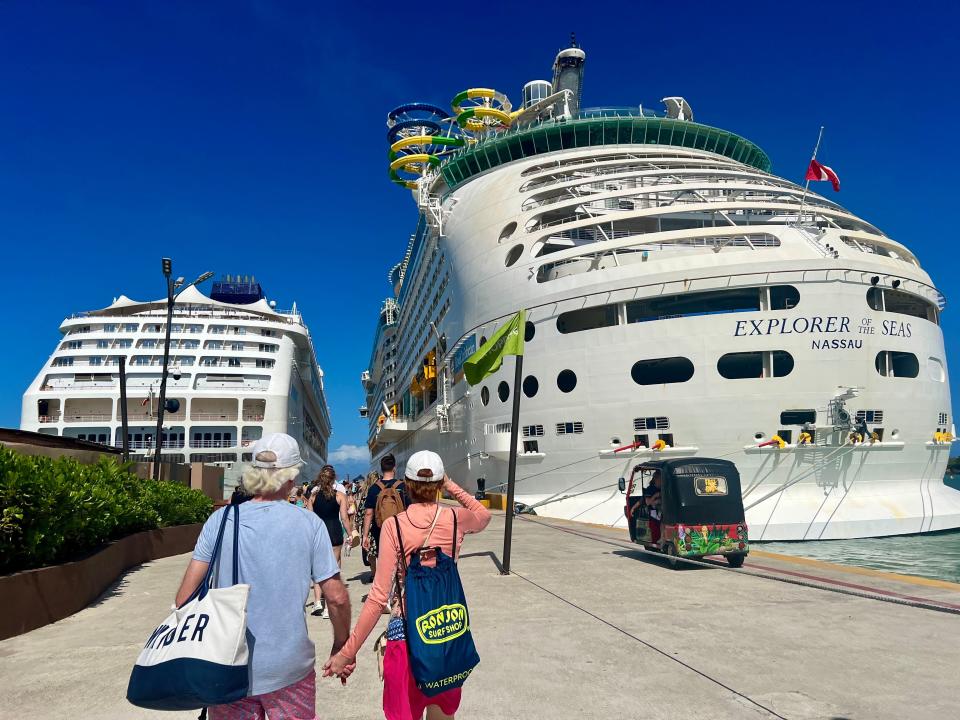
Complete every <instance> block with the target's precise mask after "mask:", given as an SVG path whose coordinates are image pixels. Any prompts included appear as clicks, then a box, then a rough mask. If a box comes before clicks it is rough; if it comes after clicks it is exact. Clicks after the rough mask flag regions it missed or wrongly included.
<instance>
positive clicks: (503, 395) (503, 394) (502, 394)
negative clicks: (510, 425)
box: [497, 380, 510, 402]
mask: <svg viewBox="0 0 960 720" xmlns="http://www.w3.org/2000/svg"><path fill="white" fill-rule="evenodd" d="M497 397H498V398H500V402H506V401H507V399H508V398H509V397H510V386H509V385H507V381H506V380H503V381H501V382H500V384H499V385H497Z"/></svg>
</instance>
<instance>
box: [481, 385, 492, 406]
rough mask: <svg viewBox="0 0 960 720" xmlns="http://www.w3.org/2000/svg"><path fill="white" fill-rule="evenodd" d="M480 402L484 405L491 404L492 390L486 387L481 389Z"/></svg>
mask: <svg viewBox="0 0 960 720" xmlns="http://www.w3.org/2000/svg"><path fill="white" fill-rule="evenodd" d="M480 402H482V403H483V404H484V405H486V404H487V403H489V402H490V390H489V389H487V387H486V386H484V387H482V388H480Z"/></svg>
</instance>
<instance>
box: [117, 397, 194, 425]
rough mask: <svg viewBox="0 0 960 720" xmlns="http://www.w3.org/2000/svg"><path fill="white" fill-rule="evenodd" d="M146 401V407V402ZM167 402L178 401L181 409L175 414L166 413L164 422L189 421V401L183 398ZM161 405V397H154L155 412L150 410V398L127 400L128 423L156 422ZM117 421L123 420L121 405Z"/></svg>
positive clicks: (173, 398)
mask: <svg viewBox="0 0 960 720" xmlns="http://www.w3.org/2000/svg"><path fill="white" fill-rule="evenodd" d="M145 400H146V403H147V404H146V405H144V404H143V403H144V401H145ZM167 400H176V401H178V402H179V403H180V409H179V410H177V412H175V413H171V412H165V413H164V414H163V419H164V422H166V421H173V420H186V419H187V410H186V408H187V400H186V398H182V397H168V398H167ZM159 404H160V397H159V396H158V395H154V397H153V411H152V412H151V410H150V400H149V398H145V397H144V398H127V421H128V422H132V421H135V420H154V421H156V418H157V408H158V407H159ZM116 419H117V420H122V419H123V418H122V417H121V410H120V406H119V403H117V418H116Z"/></svg>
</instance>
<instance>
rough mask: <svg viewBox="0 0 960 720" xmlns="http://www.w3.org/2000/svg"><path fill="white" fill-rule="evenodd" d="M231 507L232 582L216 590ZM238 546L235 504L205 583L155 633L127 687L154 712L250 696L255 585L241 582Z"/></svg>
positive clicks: (130, 698)
mask: <svg viewBox="0 0 960 720" xmlns="http://www.w3.org/2000/svg"><path fill="white" fill-rule="evenodd" d="M231 511H232V512H233V585H231V586H229V587H225V588H217V587H215V583H214V571H215V568H216V567H217V562H218V561H219V559H220V550H221V547H222V546H223V531H224V528H225V527H226V525H227V518H228V517H230V513H231ZM239 544H240V508H239V506H238V505H236V504H231V505H228V506H227V507H226V509H225V510H224V511H223V519H222V520H221V521H220V531H219V532H218V534H217V542H216V544H215V545H214V548H213V555H212V557H211V558H210V567H209V568H208V570H207V574H206V576H205V577H204V579H203V582H201V583H200V586H199V587H198V588H197V589H196V590H195V591H194V593H193V595H191V596H190V597H189V598H188V599H187V601H186V602H185V603H184V604H183V605H181V606H180V607H179V608H177V609H176V610H174V611H173V612H172V613H171V614H170V615H169V616H168V617H167V619H166V620H164V621H163V623H161V624H160V626H159V627H157V629H156V630H154V631H153V633H152V634H151V635H150V638H149V639H148V640H147V644H146V645H145V646H144V648H143V650H142V651H141V652H140V656H139V657H138V658H137V662H136V665H134V666H133V672H132V673H131V674H130V683H129V685H128V686H127V700H128V701H130V702H131V703H133V704H134V705H137V706H139V707H143V708H149V709H151V710H195V709H199V708H204V707H207V706H209V705H222V704H226V703H231V702H234V701H236V700H239V699H241V698H244V697H246V696H247V693H248V691H249V688H250V684H249V671H248V662H249V652H248V645H247V598H248V596H249V594H250V586H249V585H244V584H238V583H237V573H238V568H239Z"/></svg>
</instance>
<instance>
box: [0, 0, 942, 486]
mask: <svg viewBox="0 0 960 720" xmlns="http://www.w3.org/2000/svg"><path fill="white" fill-rule="evenodd" d="M334 6H336V7H334ZM518 7H519V4H517V3H510V4H503V5H498V4H496V3H493V2H488V3H483V4H481V5H477V4H476V3H466V4H464V3H460V4H457V3H451V4H447V5H445V6H443V7H442V8H439V7H438V8H436V9H434V10H432V11H426V12H422V13H421V12H419V11H417V10H413V9H410V8H409V7H408V6H403V5H398V4H396V3H390V4H386V3H349V4H348V3H325V2H324V3H321V2H310V3H297V2H272V3H271V2H266V1H254V0H234V1H231V2H220V3H218V2H202V3H198V2H177V1H175V0H171V1H165V2H137V1H135V0H131V1H129V2H123V3H120V2H108V1H107V0H101V1H100V2H96V1H86V2H79V1H76V0H75V1H73V2H55V1H53V0H48V1H47V2H43V3H37V2H30V1H28V0H7V1H6V2H2V3H0V238H2V240H3V248H4V259H5V261H6V263H5V264H6V272H5V278H4V281H3V284H2V286H0V287H2V289H0V293H2V297H3V300H4V301H5V302H4V308H5V312H4V313H3V314H2V316H0V332H2V337H4V338H5V339H6V341H5V343H4V346H5V348H6V352H5V353H4V362H3V364H2V372H0V426H10V427H16V426H17V425H18V424H19V415H20V399H21V395H22V393H23V391H24V389H25V388H26V387H27V385H28V384H29V382H30V381H31V379H32V378H33V377H34V375H35V373H36V372H37V370H38V369H39V367H40V366H41V364H42V363H43V362H44V360H45V359H46V358H47V357H48V355H49V353H50V352H51V351H52V350H53V348H54V345H55V343H56V340H57V338H58V333H57V327H58V325H59V323H60V321H61V320H62V319H63V317H64V316H65V315H67V314H69V313H71V312H75V311H78V310H82V309H92V308H97V307H102V306H103V305H106V304H108V303H109V302H110V300H111V299H112V298H113V296H115V295H118V294H121V293H123V294H126V295H129V296H131V297H135V298H143V297H150V298H153V297H158V296H160V295H161V294H162V292H163V281H162V277H161V275H160V262H159V259H160V257H161V256H164V255H169V256H171V257H173V259H174V263H175V272H176V273H177V274H183V275H186V276H194V275H196V274H198V273H200V272H202V271H204V270H212V271H214V272H215V273H216V274H217V275H220V274H222V273H245V274H255V275H256V276H257V278H258V279H259V280H260V281H261V282H262V284H263V286H264V288H265V290H266V291H267V293H268V295H269V296H270V297H272V298H274V299H276V300H277V301H278V303H279V305H280V306H281V307H289V306H290V304H291V303H292V302H293V301H296V302H297V304H298V306H299V307H300V309H301V310H302V311H303V313H304V316H305V318H306V320H307V322H308V324H309V325H310V327H311V330H312V332H313V335H314V338H315V342H316V346H317V350H318V354H319V360H320V363H321V365H322V367H323V368H324V370H325V372H326V388H327V393H328V401H329V404H330V408H331V412H332V416H333V422H334V436H333V437H332V438H331V446H332V447H334V448H340V447H341V446H345V447H343V449H342V452H341V454H340V455H338V456H336V457H337V458H338V459H341V460H345V459H346V458H348V457H351V456H355V457H359V455H360V454H361V453H360V451H359V449H353V450H351V448H354V446H360V447H361V448H362V446H363V445H364V444H365V440H366V426H365V424H364V423H363V422H362V421H361V420H359V418H358V417H357V412H356V408H357V407H358V406H359V405H361V404H362V402H363V394H362V390H361V387H360V384H359V373H360V372H361V371H362V370H363V369H364V368H365V367H366V363H367V360H368V358H369V350H370V347H369V343H370V340H371V333H372V330H373V326H374V321H375V318H376V313H377V310H378V308H379V305H380V303H381V301H382V300H383V298H384V297H385V296H386V295H387V293H388V292H389V288H388V285H387V282H386V272H387V268H388V267H389V266H391V265H392V264H393V263H395V262H396V261H397V260H399V259H400V257H401V255H402V253H403V251H404V248H405V245H406V240H407V237H408V236H409V234H410V232H411V231H412V230H413V229H414V224H415V220H416V217H415V207H414V204H413V202H412V200H411V198H410V196H409V194H407V193H405V192H404V191H402V190H400V189H398V188H396V187H394V186H393V185H391V184H390V183H389V182H388V180H387V176H386V167H385V157H386V144H385V126H384V120H385V116H386V113H387V111H388V110H389V109H390V108H392V107H393V106H395V105H397V104H399V103H402V102H406V101H411V100H424V101H431V102H435V103H438V104H441V105H443V104H446V103H447V102H448V101H449V99H450V98H451V97H452V96H453V95H454V94H456V93H457V92H458V91H460V90H463V89H466V88H468V87H476V86H487V87H496V88H498V89H501V90H503V91H505V92H506V93H507V94H508V95H510V96H511V98H512V99H514V100H517V99H518V98H519V95H520V88H521V86H522V85H523V83H524V82H526V81H527V80H531V79H538V78H547V79H549V76H550V64H551V61H552V59H553V55H554V53H555V52H556V50H557V49H558V48H559V47H561V46H565V45H566V43H567V39H568V37H569V33H570V31H571V30H576V31H577V36H578V39H579V41H580V43H581V45H582V46H583V47H584V49H585V50H586V52H587V56H588V58H587V67H586V74H585V90H584V105H586V106H593V105H634V104H637V103H641V102H642V103H643V104H644V105H648V106H655V105H656V104H657V101H658V100H659V98H661V97H664V96H667V95H683V96H685V97H686V98H687V99H688V100H689V101H690V103H691V104H692V106H693V108H694V110H695V112H696V115H697V119H698V120H699V121H701V122H704V123H707V124H710V125H715V126H718V127H722V128H726V129H729V130H733V131H734V132H737V133H739V134H741V135H744V136H746V137H748V138H750V139H751V140H753V141H754V142H756V143H758V144H759V145H760V146H761V147H763V148H764V149H765V150H766V151H767V152H768V153H769V155H770V156H771V157H772V159H773V163H774V172H775V173H777V174H779V175H783V176H784V177H787V178H790V179H792V180H800V179H801V178H802V174H803V171H804V169H805V167H806V162H807V159H808V158H809V154H810V150H811V147H812V145H813V143H814V141H815V140H816V133H817V129H818V127H819V126H820V125H821V124H823V125H826V127H827V129H826V134H825V136H824V143H823V146H822V149H821V153H820V158H821V160H822V161H823V162H825V163H827V164H829V165H831V166H832V167H833V168H834V169H835V170H836V171H837V172H838V173H839V174H840V177H841V180H842V182H843V190H842V192H841V193H840V194H839V196H837V199H838V200H839V201H840V202H841V203H842V204H844V205H845V206H847V207H848V208H850V209H851V210H853V211H854V212H856V213H858V214H860V215H862V216H864V217H865V218H866V219H867V220H869V221H870V222H872V223H874V224H875V225H877V226H879V227H880V228H881V229H883V230H884V231H885V232H887V233H888V234H889V235H891V236H892V237H894V238H896V239H898V240H900V241H902V242H904V243H905V244H907V245H908V246H909V247H910V248H911V249H912V250H913V251H914V252H916V253H917V254H918V255H919V257H920V259H921V262H922V263H923V264H924V266H925V268H926V269H927V271H928V272H929V273H930V274H931V276H932V277H933V280H934V282H935V283H936V284H937V285H938V287H940V289H941V290H942V292H943V293H944V294H945V295H946V296H947V298H948V309H947V312H946V313H945V314H944V316H943V330H944V334H945V335H946V337H947V343H948V359H949V360H950V361H951V362H953V363H957V362H960V354H958V350H960V343H958V341H957V337H958V333H957V330H958V327H960V320H958V317H960V307H958V306H957V305H954V304H953V303H952V302H950V301H957V302H960V294H958V293H956V292H955V290H956V288H957V287H958V284H957V279H956V278H957V261H956V250H955V249H954V248H953V244H954V242H955V238H954V236H955V234H956V231H955V220H954V218H953V212H952V211H953V209H954V208H955V205H956V201H955V197H954V193H955V190H954V188H955V187H956V172H957V166H958V161H960V151H958V143H957V142H956V138H954V137H953V136H952V135H951V134H950V128H951V127H953V126H954V125H955V124H956V119H957V117H958V115H960V100H958V95H957V93H956V77H955V76H956V71H957V67H958V62H957V56H956V52H955V43H954V37H953V32H954V28H955V27H956V25H957V21H958V20H960V11H958V9H957V7H956V6H951V5H949V4H946V3H943V4H933V3H930V4H925V3H922V2H919V3H917V2H915V3H911V4H910V6H909V10H907V9H905V8H898V9H896V10H887V9H885V8H882V7H881V6H879V5H877V4H875V3H862V4H860V3H842V4H841V3H822V4H820V3H816V2H807V3H804V4H802V5H782V4H779V3H772V2H770V3H756V4H751V3H749V2H738V3H733V4H726V5H724V4H717V3H715V2H712V3H697V2H687V3H681V4H676V3H648V4H643V5H640V4H635V5H634V4H627V3H619V4H614V5H610V4H607V5H601V6H595V5H589V4H586V3H570V2H564V1H563V0H558V1H557V2H553V3H551V4H540V3H538V4H537V8H538V9H536V10H530V11H526V10H518ZM547 9H549V12H548V11H547ZM951 87H952V88H954V90H950V88H951ZM822 191H823V192H828V191H829V188H828V187H827V188H826V189H823V190H822ZM831 195H832V193H831ZM207 287H208V289H209V286H207ZM955 295H957V297H954V296H955ZM955 375H956V373H955ZM954 387H955V386H954ZM361 466H362V463H358V462H357V461H356V460H354V461H352V462H349V463H345V464H344V465H343V467H344V469H346V470H349V471H351V472H356V471H357V470H359V469H360V468H361Z"/></svg>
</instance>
